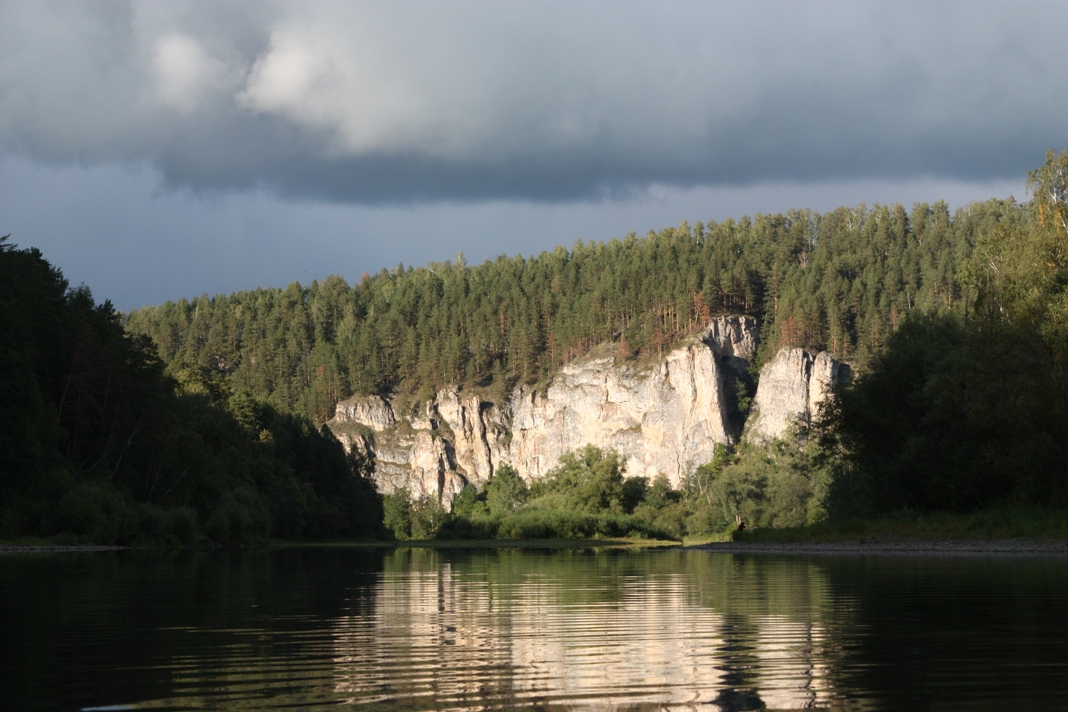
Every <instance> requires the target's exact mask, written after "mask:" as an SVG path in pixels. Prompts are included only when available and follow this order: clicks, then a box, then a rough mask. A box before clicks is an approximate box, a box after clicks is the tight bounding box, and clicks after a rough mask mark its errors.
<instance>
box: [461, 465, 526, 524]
mask: <svg viewBox="0 0 1068 712" xmlns="http://www.w3.org/2000/svg"><path fill="white" fill-rule="evenodd" d="M529 496H530V490H529V489H528V488H527V483H526V482H524V481H523V478H521V477H520V476H519V473H517V472H516V471H515V468H513V467H512V466H511V465H501V466H500V467H498V468H497V471H496V472H495V473H493V478H492V479H490V481H489V482H487V483H486V489H485V502H486V509H487V510H488V511H489V513H490V514H509V513H511V512H514V511H515V510H516V509H518V508H519V507H521V506H522V505H524V504H526V502H527V499H528V498H529ZM453 511H454V512H455V511H457V510H456V507H455V505H454V506H453Z"/></svg>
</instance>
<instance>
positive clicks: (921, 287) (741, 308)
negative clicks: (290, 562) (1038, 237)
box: [125, 199, 1029, 423]
mask: <svg viewBox="0 0 1068 712" xmlns="http://www.w3.org/2000/svg"><path fill="white" fill-rule="evenodd" d="M1028 219H1029V218H1028V213H1027V211H1026V210H1025V209H1024V207H1023V206H1021V205H1019V204H1017V203H1016V202H1015V201H1013V200H1011V199H1010V200H990V201H987V202H983V203H975V204H972V205H970V206H968V207H966V208H962V209H960V210H957V211H956V212H954V213H953V214H951V213H950V211H949V209H948V206H947V205H946V204H945V203H942V202H939V203H934V204H918V205H916V206H914V207H913V209H912V211H911V212H908V211H906V210H905V209H904V208H903V207H901V206H900V205H891V206H881V205H876V206H874V207H871V208H868V207H865V206H859V207H857V208H839V209H837V210H835V211H832V212H830V213H826V214H819V213H815V212H812V211H807V210H791V211H789V212H787V213H781V214H775V215H763V214H759V215H756V216H754V217H752V218H750V217H744V218H742V219H740V220H737V221H735V220H726V221H723V222H719V223H717V222H708V223H700V222H699V223H697V224H695V225H692V226H691V225H689V224H687V223H685V222H684V223H682V224H681V225H680V226H678V227H674V228H666V229H664V230H661V231H659V232H655V233H654V232H650V233H649V234H648V235H646V236H645V237H640V238H639V237H637V236H635V235H633V234H631V235H628V236H627V237H625V238H624V239H622V240H612V241H609V242H596V243H594V242H582V241H579V242H576V243H575V245H574V246H573V247H572V249H571V250H567V249H565V248H563V247H558V248H556V249H555V250H553V251H550V252H544V253H542V254H540V255H537V256H534V257H522V256H519V257H505V256H501V257H499V258H497V259H496V260H489V261H486V262H484V263H483V264H481V265H477V266H473V267H472V266H468V265H467V264H466V263H465V261H464V260H463V257H462V255H461V256H458V257H457V259H455V260H452V261H446V262H444V263H431V264H429V265H427V266H426V267H418V268H413V267H404V266H403V265H401V266H398V267H397V268H395V269H392V270H382V271H381V272H379V273H378V274H376V275H373V276H371V275H365V276H364V277H363V278H362V279H361V280H360V282H359V283H358V284H356V285H355V286H349V285H348V284H347V283H346V281H345V280H344V279H343V278H342V277H339V276H336V275H335V276H330V277H327V278H326V279H324V280H322V281H321V282H319V281H313V282H312V283H311V284H310V285H309V286H306V287H305V286H301V285H300V284H297V283H294V284H291V285H289V286H288V287H286V288H284V289H257V290H253V291H244V292H237V293H234V294H229V295H218V296H215V297H208V296H201V297H197V298H194V299H188V300H186V299H183V300H179V301H177V302H167V303H165V304H162V305H159V306H154V307H146V308H142V309H137V310H134V311H132V312H130V313H129V314H128V315H126V317H125V324H126V327H127V329H128V330H129V331H130V332H131V333H133V334H138V335H145V336H148V337H150V338H151V339H152V341H153V342H154V343H155V344H156V346H157V348H158V350H159V353H160V356H161V358H162V360H163V361H164V363H166V364H167V368H168V370H169V372H170V373H171V374H172V375H174V376H175V377H176V378H178V379H179V380H182V381H186V382H199V383H202V384H205V387H214V388H224V389H228V390H230V391H234V392H236V391H242V392H248V393H251V394H253V395H254V396H256V397H257V398H259V399H261V400H263V401H264V402H267V403H270V404H271V405H273V406H274V407H276V408H278V409H280V410H282V411H284V412H292V413H299V414H301V415H305V416H308V417H310V418H312V419H313V420H314V421H315V422H319V423H321V422H324V421H325V420H327V419H328V418H329V417H330V416H331V415H332V414H333V407H334V404H335V403H336V402H337V401H338V400H340V399H342V398H344V397H347V396H349V395H351V394H355V393H365V394H366V393H379V394H407V395H411V396H413V397H420V398H426V397H429V396H431V395H432V394H433V393H435V392H436V391H437V390H438V389H440V388H441V387H442V386H444V385H446V384H455V385H460V386H465V387H468V388H482V389H488V392H489V393H491V394H496V395H497V396H498V397H499V396H501V395H503V394H505V393H507V392H509V391H510V390H511V389H512V388H513V387H514V386H515V385H516V384H517V383H520V382H523V383H533V382H536V381H538V380H539V379H543V378H545V377H546V376H548V375H549V374H551V373H552V372H553V371H554V370H555V369H557V368H559V367H560V366H561V365H562V364H564V363H565V362H567V361H568V360H569V359H571V358H574V357H575V356H578V355H580V354H582V353H584V352H585V351H586V350H587V349H589V348H590V347H592V346H594V345H596V344H601V343H605V342H613V343H615V344H617V346H618V349H619V353H620V354H622V355H624V356H626V357H633V358H643V357H650V356H652V357H655V356H658V355H661V354H662V353H663V352H664V351H665V349H668V348H670V347H671V346H672V344H674V343H675V342H677V341H678V340H679V339H680V338H681V337H683V336H684V335H686V334H688V333H690V332H692V331H694V330H696V329H698V328H701V327H703V326H704V325H705V324H707V322H708V320H709V318H710V317H712V316H714V315H718V314H739V313H744V314H750V315H753V316H757V317H759V318H760V320H761V323H762V330H763V332H762V347H761V357H763V356H764V355H766V354H768V353H774V351H775V350H777V349H778V348H780V347H782V346H804V347H811V348H818V349H825V350H829V351H831V352H832V353H833V354H834V355H835V356H837V357H838V358H841V359H847V360H851V361H853V362H854V363H857V364H859V365H861V366H863V364H865V363H867V361H868V360H869V359H870V358H871V356H872V355H873V354H874V353H876V352H878V351H879V350H880V349H881V348H882V347H883V346H884V345H885V344H886V341H887V338H888V337H889V336H890V334H891V333H893V331H894V330H895V329H896V328H897V327H898V326H899V325H900V324H901V322H902V321H903V320H904V318H905V316H906V315H907V314H909V313H911V312H913V311H923V312H926V313H936V314H942V313H949V312H954V311H960V310H962V309H965V308H966V304H967V295H965V294H964V292H963V291H962V285H961V283H960V281H959V280H958V277H957V273H958V270H959V268H960V266H961V264H962V263H963V262H965V261H966V260H967V259H968V257H969V255H970V254H971V252H972V250H973V247H974V245H975V243H976V240H977V237H978V236H979V235H981V234H984V233H986V232H989V231H991V230H994V229H996V228H997V227H998V226H1004V225H1012V224H1017V223H1024V222H1026V221H1027V220H1028Z"/></svg>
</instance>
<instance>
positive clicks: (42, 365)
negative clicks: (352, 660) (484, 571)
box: [0, 238, 381, 545]
mask: <svg viewBox="0 0 1068 712" xmlns="http://www.w3.org/2000/svg"><path fill="white" fill-rule="evenodd" d="M365 470H366V468H365V467H364V465H363V463H361V462H359V461H358V460H356V459H354V458H352V457H350V456H348V455H346V453H345V451H344V449H343V447H342V445H341V444H340V443H339V442H338V441H337V440H336V439H335V438H334V437H333V436H332V435H331V434H330V433H329V432H328V431H320V430H319V429H317V428H316V427H315V426H314V424H313V423H312V422H311V421H310V420H308V419H307V418H305V417H303V416H299V415H295V414H290V413H285V412H281V411H279V410H278V409H276V408H274V407H272V406H270V405H267V404H265V403H263V402H261V401H259V400H257V399H256V398H254V397H253V396H251V395H249V394H247V393H242V392H240V391H238V392H237V393H235V394H234V395H229V396H224V395H223V394H222V393H221V392H218V391H216V392H211V391H209V390H206V389H203V388H198V387H196V386H195V385H194V386H186V387H182V386H180V385H179V384H178V383H177V382H176V381H175V380H174V379H172V378H171V377H169V376H167V375H165V373H164V366H163V364H162V362H161V361H160V359H159V356H158V355H157V350H156V347H155V345H154V344H153V343H152V342H151V341H150V340H148V339H147V338H145V337H140V336H135V335H131V334H129V333H128V332H127V331H126V330H125V329H124V328H123V324H122V320H121V318H120V315H119V314H118V313H117V312H116V311H115V310H114V309H113V308H112V306H111V304H110V303H108V302H104V303H103V304H96V303H95V302H94V301H93V298H92V295H91V294H90V292H89V290H88V289H87V288H85V287H79V288H76V289H69V288H68V285H67V281H66V280H65V279H64V278H63V275H62V274H61V273H60V272H59V270H57V269H56V268H54V267H53V266H51V265H50V264H49V263H48V262H47V261H45V260H44V258H43V257H42V256H41V254H40V252H39V251H37V250H36V249H29V250H20V249H17V248H16V247H15V246H14V245H12V244H10V243H9V242H8V241H7V239H6V238H4V239H2V240H0V536H2V537H5V538H11V537H19V536H39V535H46V536H51V535H58V536H67V537H68V538H73V539H77V540H82V541H93V542H97V543H123V544H148V545H179V544H180V545H198V544H243V543H248V542H253V541H256V540H262V539H264V538H266V537H268V536H275V537H285V538H293V539H301V538H315V537H334V536H360V535H365V536H366V535H373V534H376V533H377V532H378V531H379V527H380V522H381V501H380V498H379V496H378V495H377V493H376V492H375V491H374V487H373V485H372V483H371V481H370V479H369V478H368V476H367V473H366V471H365Z"/></svg>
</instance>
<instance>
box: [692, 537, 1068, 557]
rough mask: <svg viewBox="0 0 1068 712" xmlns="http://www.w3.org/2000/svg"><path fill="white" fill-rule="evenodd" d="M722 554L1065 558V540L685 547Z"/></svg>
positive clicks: (1067, 547) (1067, 551)
mask: <svg viewBox="0 0 1068 712" xmlns="http://www.w3.org/2000/svg"><path fill="white" fill-rule="evenodd" d="M684 548H685V549H687V550H691V551H712V552H719V553H724V554H780V555H781V554H1011V555H1019V554H1027V555H1053V556H1068V540H1065V539H989V540H983V539H888V540H885V541H878V540H876V541H872V540H857V541H839V542H780V543H772V542H740V541H729V542H711V543H709V544H697V545H694V546H687V547H684Z"/></svg>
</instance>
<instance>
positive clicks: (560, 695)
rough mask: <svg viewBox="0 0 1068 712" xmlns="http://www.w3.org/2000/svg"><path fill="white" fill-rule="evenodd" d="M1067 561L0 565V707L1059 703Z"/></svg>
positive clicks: (586, 553) (313, 551) (135, 557)
mask: <svg viewBox="0 0 1068 712" xmlns="http://www.w3.org/2000/svg"><path fill="white" fill-rule="evenodd" d="M1066 705H1068V559H1066V558H1065V557H1059V556H1024V557H1020V556H1017V557H1009V556H1004V555H1002V556H976V555H970V556H967V555H965V556H962V555H953V556H950V555H941V556H939V555H926V556H905V555H885V554H884V555H877V554H871V555H819V556H773V555H758V554H749V555H745V554H722V553H710V552H702V551H679V550H666V551H644V552H643V551H606V550H599V551H595V550H568V551H524V550H510V549H505V550H496V551H433V550H425V549H398V550H388V549H381V550H376V549H354V548H303V549H282V550H274V551H266V552H252V553H215V554H191V553H185V554H174V555H159V554H155V555H150V554H146V553H139V552H132V551H126V552H106V553H92V554H89V553H80V554H50V555H29V554H23V555H8V556H3V557H0V709H4V710H8V709H11V710H38V709H39V710H93V709H95V710H103V709H107V710H118V709H154V710H193V709H196V710H204V709H207V710H241V709H249V710H260V709H290V710H315V709H337V708H342V709H361V710H362V709H372V710H374V709H380V710H421V709H480V710H481V709H512V708H537V709H591V710H601V709H635V710H638V709H708V710H764V709H767V710H786V709H791V710H792V709H813V708H834V709H846V710H881V709H887V710H906V709H908V710H920V709H945V710H962V709H991V710H1012V709H1021V710H1023V709H1026V710H1037V709H1054V708H1061V709H1063V708H1065V706H1066Z"/></svg>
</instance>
